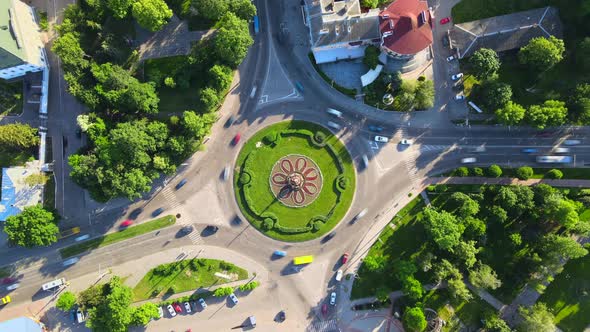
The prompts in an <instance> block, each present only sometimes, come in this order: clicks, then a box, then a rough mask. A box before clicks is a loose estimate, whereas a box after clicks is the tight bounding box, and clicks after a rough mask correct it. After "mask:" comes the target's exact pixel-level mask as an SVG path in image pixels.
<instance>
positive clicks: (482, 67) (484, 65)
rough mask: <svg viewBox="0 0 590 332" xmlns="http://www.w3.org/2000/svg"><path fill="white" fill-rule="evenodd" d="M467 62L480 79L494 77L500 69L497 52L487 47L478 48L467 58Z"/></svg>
mask: <svg viewBox="0 0 590 332" xmlns="http://www.w3.org/2000/svg"><path fill="white" fill-rule="evenodd" d="M469 63H470V64H471V66H472V67H473V70H474V72H475V76H476V77H477V78H478V79H480V80H483V79H489V78H490V77H494V76H495V75H496V73H497V72H498V70H500V58H498V53H496V51H494V50H492V49H489V48H480V49H479V50H477V51H475V52H474V53H473V55H472V56H471V57H470V58H469Z"/></svg>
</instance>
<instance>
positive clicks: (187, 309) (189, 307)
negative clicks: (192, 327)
mask: <svg viewBox="0 0 590 332" xmlns="http://www.w3.org/2000/svg"><path fill="white" fill-rule="evenodd" d="M184 310H186V313H187V314H190V313H191V312H192V310H191V305H190V304H189V303H188V302H184Z"/></svg>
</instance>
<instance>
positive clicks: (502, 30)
mask: <svg viewBox="0 0 590 332" xmlns="http://www.w3.org/2000/svg"><path fill="white" fill-rule="evenodd" d="M551 35H553V36H556V37H558V38H560V37H561V36H562V26H561V21H560V19H559V11H558V10H557V8H555V7H545V8H538V9H531V10H526V11H522V12H517V13H512V14H508V15H502V16H496V17H490V18H485V19H482V20H478V21H472V22H466V23H461V24H455V25H454V26H453V28H452V29H451V30H450V39H451V47H453V48H455V49H456V50H457V53H458V55H459V57H460V58H463V57H467V56H470V55H471V54H473V52H475V51H477V50H478V49H480V48H484V47H485V48H490V49H493V50H495V51H496V52H502V51H508V50H512V49H517V48H520V47H522V46H525V45H526V44H528V42H529V41H530V40H531V39H532V38H535V37H549V36H551Z"/></svg>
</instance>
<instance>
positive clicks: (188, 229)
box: [178, 225, 195, 236]
mask: <svg viewBox="0 0 590 332" xmlns="http://www.w3.org/2000/svg"><path fill="white" fill-rule="evenodd" d="M194 230H195V228H194V227H193V226H190V225H188V226H184V227H183V228H181V229H180V231H179V232H178V233H179V234H180V236H185V235H189V234H190V233H192V232H193V231H194Z"/></svg>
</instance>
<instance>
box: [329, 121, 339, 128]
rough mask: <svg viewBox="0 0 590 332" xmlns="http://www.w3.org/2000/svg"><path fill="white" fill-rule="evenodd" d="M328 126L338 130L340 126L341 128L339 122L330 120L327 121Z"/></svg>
mask: <svg viewBox="0 0 590 332" xmlns="http://www.w3.org/2000/svg"><path fill="white" fill-rule="evenodd" d="M328 127H330V128H334V129H336V130H340V128H342V127H341V126H340V125H339V124H337V123H336V122H332V121H328Z"/></svg>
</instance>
